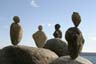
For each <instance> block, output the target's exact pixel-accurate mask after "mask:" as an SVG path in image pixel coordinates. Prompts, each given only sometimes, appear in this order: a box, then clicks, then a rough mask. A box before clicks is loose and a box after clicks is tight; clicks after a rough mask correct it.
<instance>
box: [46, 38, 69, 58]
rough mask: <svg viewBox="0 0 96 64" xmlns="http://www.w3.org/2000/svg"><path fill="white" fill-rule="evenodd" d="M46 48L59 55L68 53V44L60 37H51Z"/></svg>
mask: <svg viewBox="0 0 96 64" xmlns="http://www.w3.org/2000/svg"><path fill="white" fill-rule="evenodd" d="M44 48H47V49H50V50H52V51H54V52H55V53H56V54H57V55H58V56H65V55H68V49H67V44H66V43H65V42H64V41H62V40H61V39H58V38H54V39H49V40H48V41H47V42H46V44H45V47H44Z"/></svg>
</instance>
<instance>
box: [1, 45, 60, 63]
mask: <svg viewBox="0 0 96 64" xmlns="http://www.w3.org/2000/svg"><path fill="white" fill-rule="evenodd" d="M57 58H58V56H57V55H56V54H55V53H54V52H52V51H50V50H48V49H43V48H34V47H28V46H18V45H17V46H7V47H5V48H3V49H2V52H1V53H0V64H49V62H52V61H53V60H55V59H57Z"/></svg>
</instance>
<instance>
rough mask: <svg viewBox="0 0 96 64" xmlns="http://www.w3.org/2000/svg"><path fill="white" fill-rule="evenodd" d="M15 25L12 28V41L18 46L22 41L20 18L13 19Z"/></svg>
mask: <svg viewBox="0 0 96 64" xmlns="http://www.w3.org/2000/svg"><path fill="white" fill-rule="evenodd" d="M13 21H14V22H13V23H12V24H11V26H10V39H11V43H12V44H13V45H17V44H18V43H19V42H20V41H21V39H22V33H23V30H22V27H21V25H20V24H19V23H20V18H19V17H18V16H14V17H13Z"/></svg>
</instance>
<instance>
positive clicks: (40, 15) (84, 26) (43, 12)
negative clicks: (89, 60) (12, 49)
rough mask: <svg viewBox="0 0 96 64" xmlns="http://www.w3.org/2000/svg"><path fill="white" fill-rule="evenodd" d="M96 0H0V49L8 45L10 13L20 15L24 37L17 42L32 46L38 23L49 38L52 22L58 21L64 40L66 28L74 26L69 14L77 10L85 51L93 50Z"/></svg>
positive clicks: (95, 49) (95, 34) (95, 40)
mask: <svg viewBox="0 0 96 64" xmlns="http://www.w3.org/2000/svg"><path fill="white" fill-rule="evenodd" d="M95 6H96V0H0V48H3V47H5V46H8V45H11V42H10V33H9V30H10V25H11V23H12V22H13V20H12V19H13V16H19V17H20V20H21V23H20V24H21V25H22V27H23V38H22V41H21V42H20V44H19V45H27V46H32V47H35V43H34V41H33V39H32V34H33V33H34V32H36V31H37V27H38V25H40V24H41V25H43V31H44V32H45V33H46V35H47V37H48V39H51V38H53V35H52V34H53V32H54V25H55V24H57V23H59V24H60V25H61V31H62V33H63V38H62V40H64V41H65V38H64V36H65V31H66V30H67V29H68V28H69V27H73V26H74V25H73V23H72V20H71V15H72V13H73V12H74V11H75V12H79V13H80V15H81V19H82V21H81V23H80V25H79V27H78V28H79V29H80V30H81V31H82V33H83V36H84V38H85V44H84V47H83V51H84V52H96V29H95V28H94V27H95V26H96V18H95V17H96V7H95Z"/></svg>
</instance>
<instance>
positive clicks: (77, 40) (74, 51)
mask: <svg viewBox="0 0 96 64" xmlns="http://www.w3.org/2000/svg"><path fill="white" fill-rule="evenodd" d="M72 21H73V23H74V25H75V27H71V28H69V29H68V30H67V31H66V33H65V39H66V40H67V42H68V51H69V55H70V57H71V59H76V58H77V57H78V55H79V54H80V52H81V50H82V47H83V44H84V38H83V36H82V32H81V31H80V30H79V29H78V28H77V26H78V25H79V23H80V21H81V18H80V15H79V13H77V12H73V14H72Z"/></svg>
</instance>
